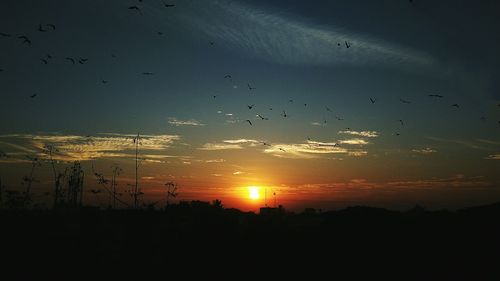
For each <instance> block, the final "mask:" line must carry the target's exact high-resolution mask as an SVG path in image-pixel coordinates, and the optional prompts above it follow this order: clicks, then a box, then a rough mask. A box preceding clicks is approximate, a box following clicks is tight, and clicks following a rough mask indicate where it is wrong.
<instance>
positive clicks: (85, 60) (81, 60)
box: [78, 58, 89, 64]
mask: <svg viewBox="0 0 500 281" xmlns="http://www.w3.org/2000/svg"><path fill="white" fill-rule="evenodd" d="M88 60H89V59H84V58H80V59H79V60H78V63H80V64H84V63H86V62H87V61H88Z"/></svg>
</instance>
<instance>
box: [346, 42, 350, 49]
mask: <svg viewBox="0 0 500 281" xmlns="http://www.w3.org/2000/svg"><path fill="white" fill-rule="evenodd" d="M345 47H346V48H348V49H349V48H350V47H351V44H349V42H347V41H345Z"/></svg>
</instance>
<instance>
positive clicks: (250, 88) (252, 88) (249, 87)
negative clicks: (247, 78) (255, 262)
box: [247, 83, 257, 91]
mask: <svg viewBox="0 0 500 281" xmlns="http://www.w3.org/2000/svg"><path fill="white" fill-rule="evenodd" d="M247 86H248V89H249V90H250V91H251V90H255V89H257V88H254V87H252V86H250V84H248V83H247Z"/></svg>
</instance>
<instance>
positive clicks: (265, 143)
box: [260, 141, 271, 146]
mask: <svg viewBox="0 0 500 281" xmlns="http://www.w3.org/2000/svg"><path fill="white" fill-rule="evenodd" d="M260 143H262V144H263V145H266V146H271V145H270V144H269V143H267V142H265V141H261V142H260Z"/></svg>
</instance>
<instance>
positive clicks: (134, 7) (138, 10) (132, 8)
mask: <svg viewBox="0 0 500 281" xmlns="http://www.w3.org/2000/svg"><path fill="white" fill-rule="evenodd" d="M128 9H129V10H136V11H137V12H139V14H141V16H142V10H141V8H139V7H137V6H130V7H128Z"/></svg>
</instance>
